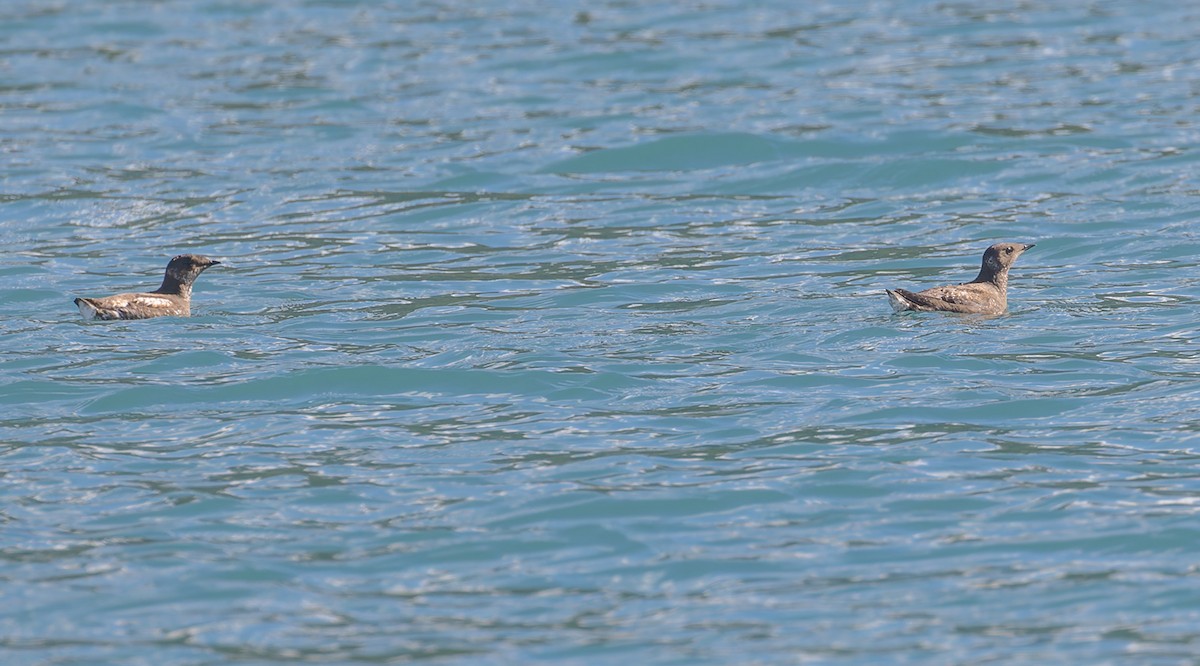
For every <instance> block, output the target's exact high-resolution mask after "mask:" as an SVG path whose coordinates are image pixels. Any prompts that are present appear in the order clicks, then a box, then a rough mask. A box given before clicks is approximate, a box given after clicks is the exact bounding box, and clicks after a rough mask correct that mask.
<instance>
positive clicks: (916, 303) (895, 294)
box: [886, 243, 1034, 314]
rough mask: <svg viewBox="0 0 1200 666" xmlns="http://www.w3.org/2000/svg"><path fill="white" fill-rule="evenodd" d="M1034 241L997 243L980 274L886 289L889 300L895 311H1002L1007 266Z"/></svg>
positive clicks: (985, 257)
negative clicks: (931, 284) (933, 284)
mask: <svg viewBox="0 0 1200 666" xmlns="http://www.w3.org/2000/svg"><path fill="white" fill-rule="evenodd" d="M1033 246H1034V244H1033V243H1029V244H1024V243H996V244H995V245H993V246H991V247H989V248H988V249H987V250H986V251H984V253H983V266H982V267H981V268H980V269H979V275H978V276H977V277H976V278H975V279H974V280H971V281H970V282H964V283H963V284H955V285H948V286H945V287H934V288H932V289H926V290H925V291H919V292H916V293H913V292H911V291H908V290H907V289H887V290H886V291H887V295H888V302H889V303H891V305H892V309H893V310H895V311H896V312H901V311H904V310H917V311H920V312H932V311H941V312H964V313H972V314H1003V313H1004V311H1005V310H1006V309H1008V269H1009V268H1010V267H1012V265H1013V262H1015V261H1016V260H1017V257H1019V256H1021V253H1022V252H1024V251H1025V250H1028V249H1029V248H1031V247H1033Z"/></svg>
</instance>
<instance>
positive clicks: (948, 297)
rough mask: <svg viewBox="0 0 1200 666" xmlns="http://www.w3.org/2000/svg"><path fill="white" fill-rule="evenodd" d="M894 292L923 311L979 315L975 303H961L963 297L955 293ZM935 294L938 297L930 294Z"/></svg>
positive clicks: (895, 290)
mask: <svg viewBox="0 0 1200 666" xmlns="http://www.w3.org/2000/svg"><path fill="white" fill-rule="evenodd" d="M892 291H894V292H896V293H897V294H900V295H901V296H903V297H904V299H905V300H907V301H909V302H910V303H912V304H913V305H915V306H917V308H918V309H921V310H938V311H942V312H962V313H977V312H979V307H978V306H977V305H975V304H974V303H963V302H961V301H962V300H963V299H962V296H961V295H960V294H957V293H955V292H953V291H948V292H947V291H943V292H941V293H939V292H938V291H935V290H934V289H929V290H926V291H923V292H921V293H919V294H918V293H915V292H911V291H909V290H907V289H893V290H892ZM929 292H934V293H935V294H937V295H933V294H930V293H929Z"/></svg>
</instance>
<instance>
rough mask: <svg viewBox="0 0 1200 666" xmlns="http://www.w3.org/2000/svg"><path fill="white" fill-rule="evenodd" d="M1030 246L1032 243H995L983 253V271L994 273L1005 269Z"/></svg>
mask: <svg viewBox="0 0 1200 666" xmlns="http://www.w3.org/2000/svg"><path fill="white" fill-rule="evenodd" d="M1031 247H1033V243H996V244H995V245H993V246H991V247H989V248H988V249H987V250H986V251H984V253H983V272H984V273H991V274H992V275H995V274H998V273H1003V272H1005V271H1007V270H1008V269H1009V267H1010V266H1012V265H1013V263H1015V262H1016V261H1017V257H1019V256H1021V253H1022V252H1024V251H1025V250H1028V249H1029V248H1031Z"/></svg>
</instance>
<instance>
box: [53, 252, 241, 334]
mask: <svg viewBox="0 0 1200 666" xmlns="http://www.w3.org/2000/svg"><path fill="white" fill-rule="evenodd" d="M219 263H221V262H219V261H216V260H215V259H209V258H208V257H202V256H200V255H198V254H181V255H178V256H176V257H173V258H172V259H171V261H170V263H168V264H167V270H166V273H165V274H164V275H163V281H162V285H161V286H160V287H159V288H158V289H155V290H154V291H151V292H147V293H131V294H117V295H115V296H105V297H104V298H76V299H75V305H76V306H78V307H79V313H80V314H82V315H83V317H84V318H85V319H149V318H151V317H187V316H188V315H190V314H191V313H192V283H193V282H195V281H196V278H197V277H200V274H201V273H203V272H204V269H206V268H208V267H210V266H215V265H217V264H219Z"/></svg>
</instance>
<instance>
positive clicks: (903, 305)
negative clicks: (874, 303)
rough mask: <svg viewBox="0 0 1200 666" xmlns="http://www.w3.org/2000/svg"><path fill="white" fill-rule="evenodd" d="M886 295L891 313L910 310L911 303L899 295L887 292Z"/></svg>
mask: <svg viewBox="0 0 1200 666" xmlns="http://www.w3.org/2000/svg"><path fill="white" fill-rule="evenodd" d="M887 295H888V303H889V304H891V306H892V311H893V312H904V311H905V310H911V309H912V303H909V302H908V301H906V300H904V297H903V296H901V295H900V294H897V293H896V292H894V291H889V292H888V293H887Z"/></svg>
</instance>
